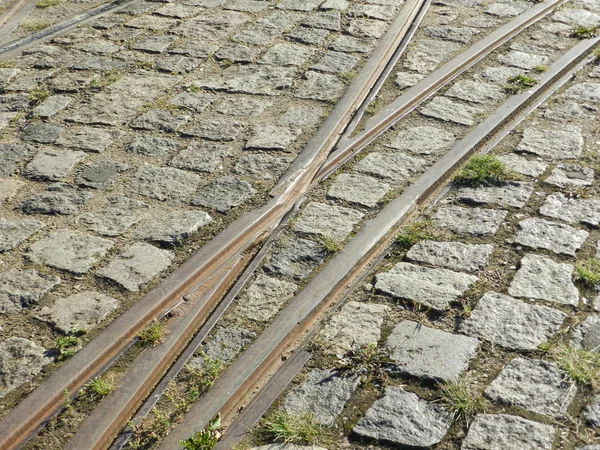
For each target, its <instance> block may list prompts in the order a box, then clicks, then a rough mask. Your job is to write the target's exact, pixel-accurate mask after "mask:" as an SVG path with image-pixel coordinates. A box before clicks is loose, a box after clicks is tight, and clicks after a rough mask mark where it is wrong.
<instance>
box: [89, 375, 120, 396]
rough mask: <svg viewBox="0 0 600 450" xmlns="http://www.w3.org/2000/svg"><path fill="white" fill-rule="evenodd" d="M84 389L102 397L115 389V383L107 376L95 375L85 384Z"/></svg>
mask: <svg viewBox="0 0 600 450" xmlns="http://www.w3.org/2000/svg"><path fill="white" fill-rule="evenodd" d="M86 389H87V392H89V393H91V394H92V395H93V396H98V397H101V398H104V397H106V396H107V395H108V394H110V393H111V392H112V391H113V390H114V389H115V383H114V381H113V380H112V379H109V378H105V377H95V378H94V379H93V380H92V381H90V382H89V383H88V384H87V385H86Z"/></svg>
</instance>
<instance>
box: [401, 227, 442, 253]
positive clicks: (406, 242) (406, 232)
mask: <svg viewBox="0 0 600 450" xmlns="http://www.w3.org/2000/svg"><path fill="white" fill-rule="evenodd" d="M430 226H431V222H430V221H428V220H419V221H417V222H414V223H411V224H410V225H406V226H405V227H402V229H401V230H400V232H399V233H398V234H397V235H396V240H395V242H396V245H398V247H400V249H402V250H408V249H409V248H410V247H412V246H413V245H414V244H416V243H417V242H419V241H425V240H431V239H433V235H432V234H431V233H430V232H429V231H428V229H429V228H430Z"/></svg>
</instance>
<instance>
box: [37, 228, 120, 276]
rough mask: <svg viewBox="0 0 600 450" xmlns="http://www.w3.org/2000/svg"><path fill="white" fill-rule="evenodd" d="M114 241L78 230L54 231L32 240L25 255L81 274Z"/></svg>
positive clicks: (96, 260) (38, 261) (105, 251)
mask: <svg viewBox="0 0 600 450" xmlns="http://www.w3.org/2000/svg"><path fill="white" fill-rule="evenodd" d="M112 246H113V242H112V241H109V240H108V239H103V238H99V237H96V236H92V235H89V234H86V233H81V232H79V231H71V230H60V231H54V232H52V233H50V234H49V235H48V237H46V238H44V239H41V240H39V241H37V242H35V243H33V244H32V245H31V246H30V247H29V250H28V252H27V257H28V258H29V259H30V260H31V261H32V262H33V263H35V264H46V265H47V266H50V267H54V268H56V269H62V270H66V271H67V272H72V273H75V274H83V273H86V272H87V271H88V270H90V269H91V268H92V266H93V265H94V264H96V263H98V262H99V261H100V259H101V258H103V257H104V256H105V255H106V253H107V252H108V250H110V248H111V247H112Z"/></svg>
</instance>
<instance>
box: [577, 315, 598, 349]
mask: <svg viewBox="0 0 600 450" xmlns="http://www.w3.org/2000/svg"><path fill="white" fill-rule="evenodd" d="M571 345H572V346H573V347H575V348H583V349H586V350H590V351H593V352H596V353H600V316H597V315H589V316H588V317H587V318H586V319H585V320H584V321H583V322H582V323H581V324H579V325H577V326H576V327H575V328H574V329H573V334H572V335H571Z"/></svg>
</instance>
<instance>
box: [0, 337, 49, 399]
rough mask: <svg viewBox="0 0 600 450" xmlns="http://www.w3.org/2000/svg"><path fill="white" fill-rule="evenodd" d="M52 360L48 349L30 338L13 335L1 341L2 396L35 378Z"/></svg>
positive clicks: (0, 385) (0, 396)
mask: <svg viewBox="0 0 600 450" xmlns="http://www.w3.org/2000/svg"><path fill="white" fill-rule="evenodd" d="M51 362H52V358H51V357H50V356H48V352H47V351H46V349H45V348H43V347H40V346H39V345H37V344H36V343H35V342H33V341H30V340H29V339H25V338H20V337H11V338H8V339H7V340H6V341H4V342H2V343H0V398H2V397H4V396H5V395H6V394H8V393H9V392H10V391H12V390H14V389H16V388H18V387H19V386H20V385H22V384H23V383H25V382H27V381H30V380H32V379H33V378H35V377H36V376H37V375H38V374H39V373H40V372H41V371H42V368H43V367H44V366H45V365H46V364H49V363H51Z"/></svg>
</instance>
